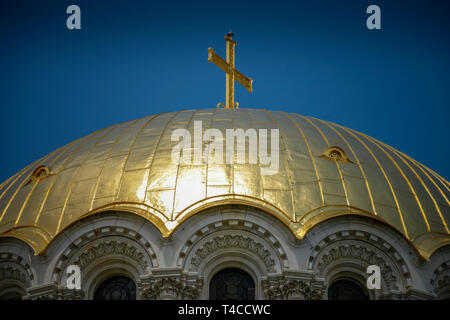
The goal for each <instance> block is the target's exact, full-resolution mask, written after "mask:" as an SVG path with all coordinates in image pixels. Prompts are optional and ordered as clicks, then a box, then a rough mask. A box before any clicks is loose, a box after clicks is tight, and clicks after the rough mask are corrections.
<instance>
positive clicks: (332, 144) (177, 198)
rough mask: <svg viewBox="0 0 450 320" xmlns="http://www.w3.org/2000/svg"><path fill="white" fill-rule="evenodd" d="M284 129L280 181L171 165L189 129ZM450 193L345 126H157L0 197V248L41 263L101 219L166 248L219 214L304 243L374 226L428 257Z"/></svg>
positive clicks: (282, 119) (96, 136)
mask: <svg viewBox="0 0 450 320" xmlns="http://www.w3.org/2000/svg"><path fill="white" fill-rule="evenodd" d="M194 120H202V123H203V128H204V129H206V127H208V126H209V127H210V128H218V129H221V130H225V129H227V128H231V129H233V128H242V129H244V130H246V129H248V128H268V129H270V128H278V129H279V132H280V158H279V170H278V172H277V173H276V174H274V175H261V172H260V169H261V167H260V165H258V164H234V165H227V164H215V163H209V164H205V163H203V164H198V165H194V164H190V165H189V164H174V163H173V162H172V161H171V151H172V148H173V146H174V144H175V143H176V142H175V143H174V142H172V141H171V133H172V131H173V130H174V129H176V128H192V126H193V123H194ZM449 197H450V188H449V183H448V182H447V181H446V180H445V179H443V178H442V177H440V176H439V175H437V174H436V173H435V172H433V171H432V170H430V169H428V168H426V167H425V166H423V165H421V164H420V163H418V162H416V161H415V160H413V159H411V158H410V157H408V156H407V155H405V154H403V153H401V152H399V151H397V150H395V149H394V148H392V147H390V146H388V145H386V144H383V143H381V142H379V141H377V140H375V139H373V138H371V137H368V136H366V135H364V134H361V133H359V132H356V131H354V130H351V129H347V128H344V127H342V126H339V125H336V124H333V123H330V122H327V121H322V120H319V119H315V118H310V117H304V116H301V115H298V114H293V113H289V114H288V113H285V112H280V111H267V110H264V109H199V110H186V111H179V112H170V113H163V114H159V115H152V116H148V117H145V118H142V119H138V120H134V121H128V122H125V123H122V124H118V125H114V126H111V127H109V128H106V129H103V130H100V131H97V132H94V133H92V134H90V135H88V136H86V137H84V138H81V139H78V140H76V141H74V142H72V143H69V144H68V145H66V146H64V147H62V148H59V149H58V150H56V151H54V152H52V153H50V154H48V155H47V156H45V157H43V158H42V159H40V160H38V161H36V162H35V163H33V164H31V165H29V166H28V167H26V168H24V169H23V170H21V171H20V172H19V173H17V174H16V175H14V176H12V177H11V178H9V179H8V180H6V181H5V182H3V183H2V184H1V185H0V236H2V237H16V238H19V239H22V240H24V241H26V242H27V243H29V244H30V245H31V246H32V247H33V249H34V250H35V253H36V254H39V253H42V252H43V251H45V249H46V248H47V246H48V244H49V242H50V241H51V240H52V239H53V238H54V237H56V236H57V235H58V234H59V233H61V232H62V231H63V230H64V229H65V228H67V227H68V226H69V225H71V224H73V223H74V222H76V221H78V220H80V219H82V218H84V217H86V216H88V215H91V214H94V213H98V212H102V211H110V210H117V211H126V212H132V213H134V214H137V215H139V216H142V217H144V218H145V219H147V220H149V221H151V222H152V223H154V224H155V225H156V227H157V228H158V229H159V230H160V231H161V233H162V235H163V236H166V237H167V236H169V235H170V234H171V233H172V232H173V231H174V230H175V229H176V227H177V226H179V225H180V224H181V223H182V222H183V221H184V220H185V219H187V218H188V217H189V216H191V215H192V214H195V213H196V212H199V211H200V210H203V209H205V208H207V207H211V206H215V205H218V204H229V203H232V204H245V205H249V206H254V207H258V208H260V209H262V210H264V211H266V212H268V213H269V214H272V215H273V216H275V217H277V218H278V219H279V220H281V221H282V222H283V223H284V224H286V225H287V226H288V227H289V228H290V230H291V231H292V233H293V234H294V235H295V236H296V237H297V238H299V239H300V238H302V237H303V236H304V235H305V234H306V232H307V231H308V230H309V229H310V228H312V227H313V226H314V225H316V224H318V223H319V222H321V221H324V220H326V219H329V218H331V217H335V216H339V215H346V214H356V215H363V216H368V217H372V218H374V219H378V220H380V221H383V222H385V223H386V224H388V225H390V226H392V227H393V228H395V229H396V230H398V231H399V232H401V233H402V234H403V235H404V236H405V237H406V238H407V239H408V240H409V241H410V242H411V243H412V244H413V245H414V246H415V248H416V249H417V250H418V251H419V252H420V253H421V254H422V255H423V257H425V258H429V256H430V255H431V254H432V253H433V252H434V251H435V250H436V249H437V248H439V247H440V246H442V245H444V244H446V243H449V242H450V236H449V227H448V226H449V224H450V206H449V200H448V199H449Z"/></svg>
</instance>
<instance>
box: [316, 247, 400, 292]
mask: <svg viewBox="0 0 450 320" xmlns="http://www.w3.org/2000/svg"><path fill="white" fill-rule="evenodd" d="M345 258H354V259H357V260H358V261H360V262H362V263H364V264H365V265H377V266H379V267H380V270H381V274H382V277H383V279H384V281H385V283H386V285H387V287H388V289H389V290H393V289H397V285H396V283H397V279H396V277H395V275H394V271H393V270H392V267H391V266H390V265H389V264H388V263H387V262H386V261H385V259H383V257H381V256H380V255H378V254H377V253H376V252H375V251H374V250H372V249H370V248H366V247H363V246H361V245H354V244H347V245H340V246H337V247H335V248H332V249H330V250H329V251H328V252H327V253H325V254H323V255H322V257H321V260H320V262H319V264H318V265H317V270H318V271H319V274H320V275H324V274H325V271H326V270H327V267H328V266H329V265H330V264H331V263H332V262H334V261H336V260H338V259H345Z"/></svg>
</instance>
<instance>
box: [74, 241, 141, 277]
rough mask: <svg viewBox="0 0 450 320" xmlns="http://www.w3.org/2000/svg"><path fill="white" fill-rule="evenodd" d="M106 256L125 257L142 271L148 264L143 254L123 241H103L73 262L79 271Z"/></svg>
mask: <svg viewBox="0 0 450 320" xmlns="http://www.w3.org/2000/svg"><path fill="white" fill-rule="evenodd" d="M107 255H121V256H126V257H129V258H131V259H133V260H134V261H136V263H138V264H139V265H140V266H141V267H142V269H143V270H147V268H148V262H147V260H146V259H145V255H144V253H142V252H141V251H140V250H138V249H137V248H136V247H134V246H133V245H131V244H129V243H127V242H124V241H117V240H113V241H105V242H100V243H98V244H96V245H95V246H93V247H90V248H88V249H86V250H85V251H84V252H83V253H82V254H81V255H80V256H79V257H78V258H77V259H76V260H75V262H74V264H76V265H78V266H79V267H80V269H81V270H83V269H84V268H85V267H86V266H88V265H89V264H90V263H91V262H92V261H94V260H96V259H99V258H100V257H103V256H107Z"/></svg>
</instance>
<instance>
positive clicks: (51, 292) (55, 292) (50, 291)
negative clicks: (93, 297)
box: [24, 283, 84, 300]
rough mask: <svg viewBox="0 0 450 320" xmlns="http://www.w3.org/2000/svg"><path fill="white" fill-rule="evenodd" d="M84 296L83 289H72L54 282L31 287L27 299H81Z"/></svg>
mask: <svg viewBox="0 0 450 320" xmlns="http://www.w3.org/2000/svg"><path fill="white" fill-rule="evenodd" d="M83 297H84V292H83V291H82V290H74V289H73V290H72V289H68V288H65V287H61V286H57V285H56V284H54V283H51V284H48V285H45V286H39V287H35V288H30V289H29V290H28V294H27V295H26V296H25V297H24V299H25V300H81V299H83Z"/></svg>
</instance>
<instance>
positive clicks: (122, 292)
mask: <svg viewBox="0 0 450 320" xmlns="http://www.w3.org/2000/svg"><path fill="white" fill-rule="evenodd" d="M94 300H136V284H135V283H134V281H133V280H131V279H130V278H128V277H124V276H114V277H111V278H108V279H106V280H105V281H103V282H102V283H101V284H100V286H99V287H98V288H97V290H95V293H94Z"/></svg>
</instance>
